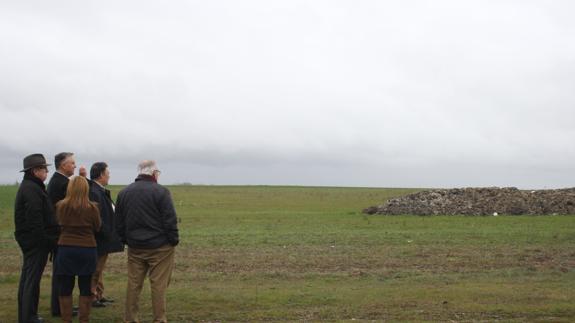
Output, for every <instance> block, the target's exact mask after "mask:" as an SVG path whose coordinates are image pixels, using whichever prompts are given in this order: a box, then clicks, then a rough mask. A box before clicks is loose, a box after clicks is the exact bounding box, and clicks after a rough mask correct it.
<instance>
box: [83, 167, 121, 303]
mask: <svg viewBox="0 0 575 323" xmlns="http://www.w3.org/2000/svg"><path fill="white" fill-rule="evenodd" d="M109 181H110V170H109V169H108V164H106V163H104V162H97V163H94V164H93V165H92V167H91V168H90V200H92V201H93V202H96V203H98V207H99V208H100V218H101V220H102V228H101V229H100V232H99V234H98V235H96V242H97V244H98V263H97V265H96V271H95V272H94V275H93V276H92V293H93V294H94V302H93V303H92V307H105V306H106V303H112V302H114V300H113V299H111V298H108V297H105V296H104V281H103V272H104V267H105V266H106V261H107V260H108V254H110V253H114V252H121V251H124V244H122V242H121V241H120V238H119V237H118V234H117V233H116V216H115V214H114V202H112V197H111V195H110V191H109V190H108V189H106V186H107V185H108V182H109Z"/></svg>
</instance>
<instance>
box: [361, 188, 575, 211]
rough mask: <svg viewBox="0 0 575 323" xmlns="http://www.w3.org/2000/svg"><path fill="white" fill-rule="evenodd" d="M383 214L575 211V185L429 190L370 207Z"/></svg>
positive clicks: (371, 209) (370, 209) (367, 209)
mask: <svg viewBox="0 0 575 323" xmlns="http://www.w3.org/2000/svg"><path fill="white" fill-rule="evenodd" d="M363 213H367V214H383V215H401V214H413V215H503V214H506V215H523V214H527V215H555V214H561V215H568V214H575V188H568V189H557V190H535V191H524V190H519V189H517V188H515V187H506V188H498V187H489V188H456V189H436V190H426V191H421V192H418V193H414V194H409V195H406V196H402V197H398V198H392V199H390V200H388V201H387V202H386V203H385V204H382V205H379V206H372V207H368V208H366V209H364V210H363Z"/></svg>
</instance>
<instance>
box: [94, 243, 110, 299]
mask: <svg viewBox="0 0 575 323" xmlns="http://www.w3.org/2000/svg"><path fill="white" fill-rule="evenodd" d="M106 261H108V254H105V255H103V256H99V257H98V263H97V264H96V271H95V272H94V274H93V275H92V294H93V295H94V299H95V300H100V299H101V298H102V296H104V275H103V273H104V268H105V267H106Z"/></svg>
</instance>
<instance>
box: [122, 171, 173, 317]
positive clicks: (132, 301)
mask: <svg viewBox="0 0 575 323" xmlns="http://www.w3.org/2000/svg"><path fill="white" fill-rule="evenodd" d="M138 171H139V175H138V177H137V178H136V181H135V182H134V183H132V184H130V185H128V186H127V187H126V188H124V189H123V190H122V191H121V192H120V193H119V194H118V199H117V203H116V216H117V220H118V221H117V232H118V236H119V237H120V240H121V241H122V242H123V243H124V244H127V245H128V287H127V293H126V309H125V313H124V321H125V322H139V318H138V301H139V297H140V292H141V291H142V286H143V283H144V279H145V277H146V276H147V275H148V274H149V276H150V286H151V292H152V308H153V313H154V322H167V316H166V297H165V295H166V288H167V287H168V284H169V282H170V278H171V275H172V270H173V268H174V251H175V250H174V249H175V248H174V247H175V246H176V245H177V244H178V243H179V235H178V225H177V217H176V211H175V209H174V204H173V202H172V197H171V195H170V191H168V189H166V188H165V187H163V186H161V185H159V184H158V178H159V176H160V173H161V172H160V170H159V169H158V167H157V165H156V162H154V161H152V160H144V161H142V162H141V163H140V164H139V165H138Z"/></svg>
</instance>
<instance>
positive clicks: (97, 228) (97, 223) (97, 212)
mask: <svg viewBox="0 0 575 323" xmlns="http://www.w3.org/2000/svg"><path fill="white" fill-rule="evenodd" d="M101 230H102V218H101V217H100V210H99V209H98V207H97V206H95V207H94V232H100V231H101Z"/></svg>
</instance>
